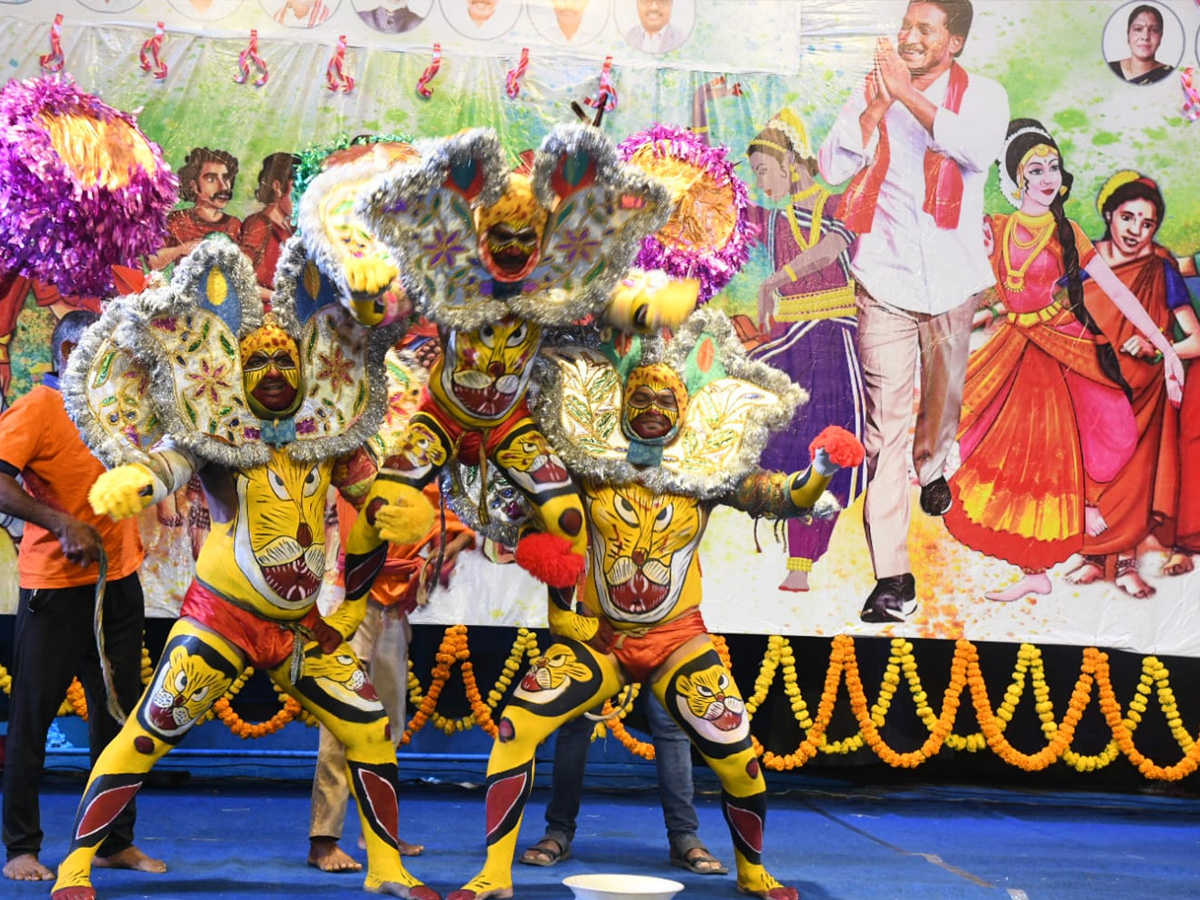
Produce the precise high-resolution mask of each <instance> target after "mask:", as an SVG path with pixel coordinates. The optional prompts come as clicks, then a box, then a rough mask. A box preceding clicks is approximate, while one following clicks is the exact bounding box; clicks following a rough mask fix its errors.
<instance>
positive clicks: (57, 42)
mask: <svg viewBox="0 0 1200 900" xmlns="http://www.w3.org/2000/svg"><path fill="white" fill-rule="evenodd" d="M62 23H63V16H62V13H59V14H58V15H56V16H55V17H54V24H53V25H51V26H50V52H49V53H44V54H42V55H41V56H39V57H38V63H39V64H40V65H41V67H42V71H43V72H61V71H62V68H63V62H64V61H65V60H64V59H63V51H62Z"/></svg>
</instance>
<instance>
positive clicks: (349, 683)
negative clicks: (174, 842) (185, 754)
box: [52, 233, 438, 900]
mask: <svg viewBox="0 0 1200 900" xmlns="http://www.w3.org/2000/svg"><path fill="white" fill-rule="evenodd" d="M306 240H310V241H312V243H310V244H308V245H307V246H308V247H309V249H310V250H312V253H313V255H310V254H309V251H308V250H306V249H305V247H306V245H305V243H304V242H305V241H306ZM319 249H320V248H319V247H318V246H317V241H316V239H315V238H314V236H313V235H310V234H304V233H302V234H301V235H298V236H297V237H296V238H293V241H292V243H289V245H288V248H287V250H285V254H284V259H283V261H282V262H281V264H280V270H279V272H278V274H277V277H276V281H275V297H274V310H273V312H272V313H270V314H267V316H266V317H264V316H263V314H262V304H261V301H260V300H259V295H258V285H257V282H256V279H255V273H254V269H253V267H252V266H251V264H250V262H249V260H248V259H247V258H246V257H245V256H244V255H243V254H242V253H241V252H240V251H239V250H238V248H237V247H236V246H235V245H233V244H232V243H229V242H227V241H224V240H222V239H216V240H209V241H206V242H205V243H204V244H202V245H201V246H200V247H199V248H198V249H197V250H195V251H193V253H192V254H191V255H189V256H188V257H187V258H186V259H185V260H184V261H183V262H181V263H180V265H179V266H177V268H176V271H175V275H174V277H173V279H172V281H171V284H170V286H169V287H168V288H166V289H161V290H151V291H147V292H145V293H143V294H140V295H137V296H135V297H132V298H126V299H124V300H122V301H120V302H118V303H114V304H113V305H112V306H110V308H109V309H108V310H107V311H106V313H105V315H104V316H103V317H102V318H101V320H100V322H99V323H98V324H97V325H96V326H95V327H94V328H92V329H91V330H90V331H89V332H88V333H87V335H86V336H85V338H84V340H83V341H82V342H81V343H80V345H79V347H78V348H77V349H76V352H75V354H74V355H73V357H72V360H71V366H70V368H69V369H68V372H67V377H66V379H65V380H64V396H65V398H66V400H67V404H68V408H69V410H70V411H71V413H72V415H73V417H74V419H75V420H76V422H77V424H78V425H79V426H80V430H81V431H82V432H83V434H84V435H85V439H86V440H87V442H88V443H89V445H90V446H91V447H92V449H93V451H94V452H95V453H96V454H97V455H98V456H100V457H101V458H102V459H103V460H104V461H105V462H106V463H108V464H110V465H115V466H116V468H113V469H112V470H111V471H109V472H108V473H106V474H105V475H104V476H102V477H101V478H100V479H99V480H98V481H97V483H96V486H95V487H94V488H93V490H92V491H91V494H90V497H89V499H90V501H91V504H92V506H93V508H94V509H95V510H96V511H97V512H100V513H102V514H107V515H110V516H112V517H113V518H124V517H126V516H130V515H135V514H137V513H138V512H140V511H141V510H142V509H144V508H145V507H147V506H148V505H150V504H152V503H156V502H158V501H160V500H162V499H163V498H164V497H166V496H167V495H168V494H170V493H172V492H173V491H175V490H177V489H179V488H180V487H182V486H183V485H184V484H186V483H187V481H188V479H189V478H190V477H191V475H192V474H193V472H198V473H199V475H200V479H201V482H202V484H203V486H204V492H205V498H206V501H207V503H208V506H209V510H210V512H211V515H212V530H211V531H210V533H209V535H208V538H207V539H206V540H205V542H204V546H203V548H202V549H201V552H200V556H199V558H198V559H197V561H196V575H195V579H194V580H193V582H192V584H191V586H190V588H189V589H188V592H187V595H186V597H185V599H184V603H183V608H182V610H181V618H180V619H179V621H178V622H177V623H176V624H175V626H174V627H173V628H172V630H171V633H170V635H168V638H167V642H166V646H165V648H164V650H163V653H162V657H161V659H160V661H159V664H158V667H157V669H156V670H155V672H154V675H153V676H152V678H151V681H150V684H149V686H148V687H147V689H146V692H145V694H144V695H143V696H142V699H141V701H140V702H139V704H138V706H137V708H136V709H135V710H134V711H133V713H132V714H131V715H130V716H129V718H128V720H127V721H126V723H125V727H124V728H123V729H122V731H121V733H120V734H119V735H118V736H117V738H116V739H114V741H113V742H112V743H111V744H110V745H109V747H108V749H107V750H106V751H105V752H104V754H102V755H101V757H100V759H99V760H98V761H97V763H96V765H95V766H94V767H93V770H92V774H91V777H90V778H89V780H88V785H87V788H86V790H85V793H84V796H83V799H82V801H81V803H80V806H79V811H78V813H77V816H76V821H75V825H74V828H73V831H72V840H71V846H70V850H69V852H68V854H67V856H66V858H65V859H64V860H63V863H62V865H61V866H60V867H59V872H58V881H57V883H56V884H55V886H54V891H53V894H52V896H53V897H54V898H55V900H93V898H94V897H95V895H96V892H95V890H94V888H93V887H92V886H91V880H90V869H91V864H92V858H93V856H94V855H95V852H96V848H97V846H98V844H99V843H100V842H101V841H102V840H103V839H104V837H105V835H106V834H107V833H108V831H109V829H110V828H111V826H112V821H113V818H114V817H115V816H116V814H117V813H118V812H119V811H120V809H121V808H122V807H123V806H124V805H125V803H126V802H128V800H129V799H131V798H132V797H133V795H134V794H135V793H136V792H137V790H138V788H139V787H140V786H141V784H142V781H143V779H144V777H145V774H146V773H147V772H148V771H149V770H150V769H151V768H152V767H153V765H154V763H155V762H156V761H157V760H158V759H160V758H162V756H164V755H165V754H166V753H167V752H169V751H170V750H171V749H172V748H173V747H174V746H176V745H177V744H178V743H179V742H180V740H182V739H183V737H184V735H186V734H187V732H188V731H189V730H190V729H191V728H192V726H193V725H194V724H195V723H196V722H197V721H199V720H200V719H201V718H202V717H203V716H205V715H206V714H207V713H208V711H209V710H210V709H211V708H212V706H213V704H214V703H216V701H217V700H218V699H219V698H220V697H221V696H223V695H224V694H225V692H226V691H227V690H228V688H229V686H230V685H231V684H233V682H234V681H235V679H237V677H238V676H239V675H240V674H241V673H242V672H243V671H244V669H245V668H246V666H247V665H252V666H254V667H255V668H258V669H262V670H264V671H265V672H266V673H267V674H268V676H269V677H270V678H271V679H272V680H273V681H274V682H275V683H276V684H277V685H278V686H279V687H280V688H281V690H282V691H283V692H285V693H286V694H288V696H290V697H292V698H293V699H294V700H296V701H297V702H298V703H299V704H300V706H301V707H302V708H303V709H305V710H307V711H308V712H309V713H310V714H312V715H313V716H315V717H316V718H317V719H318V721H320V723H321V724H323V725H325V726H326V727H327V728H329V729H330V731H331V732H332V733H333V734H334V736H336V737H337V739H338V740H339V741H340V742H341V743H342V744H344V745H345V747H346V759H347V766H348V769H349V773H350V783H351V789H352V790H353V792H354V795H355V799H356V800H357V801H358V807H359V816H360V819H361V821H362V832H363V836H364V838H365V841H366V845H367V858H368V873H367V876H366V880H365V882H364V888H365V889H366V890H368V891H371V892H374V893H386V894H392V895H394V896H399V897H408V898H416V900H436V898H437V896H438V895H437V894H436V893H435V892H434V891H432V890H430V889H429V888H427V887H425V886H424V885H422V884H421V882H420V881H419V880H418V879H416V878H415V877H414V876H413V875H412V874H411V873H409V872H408V871H407V870H406V869H405V867H404V865H403V863H402V862H401V859H400V854H399V852H398V850H397V839H396V827H397V820H398V808H397V790H398V788H397V771H396V754H395V747H394V746H393V744H392V741H391V738H390V731H391V728H390V726H389V724H388V720H387V717H386V715H385V713H384V709H383V706H382V705H381V704H380V702H379V700H378V698H377V697H376V695H375V692H374V689H373V688H372V686H371V683H370V680H369V679H368V678H367V676H366V674H365V672H364V670H363V666H362V665H361V663H360V662H359V660H358V658H357V657H356V656H355V655H354V651H353V650H352V649H351V647H350V646H349V644H348V643H346V637H347V636H348V635H350V634H352V633H353V632H354V630H355V629H356V628H357V626H358V624H359V622H360V621H361V620H362V617H363V613H364V609H365V605H366V596H365V592H364V593H363V595H362V596H361V597H360V598H357V599H356V600H355V601H354V602H347V603H344V604H343V605H342V606H341V607H340V608H339V609H338V611H337V613H336V614H334V615H332V616H331V617H330V618H329V619H328V620H323V619H321V618H320V616H319V615H318V614H317V610H316V607H315V601H316V596H317V592H318V590H319V588H320V585H321V581H322V574H323V571H324V566H325V540H324V535H325V528H324V520H325V503H326V495H327V493H328V490H329V488H330V486H331V485H334V486H336V487H337V488H338V489H339V490H340V491H341V492H343V493H344V494H346V495H347V496H349V497H351V498H352V499H357V500H359V501H361V498H362V497H363V496H364V495H365V494H366V492H367V490H368V489H369V487H370V484H371V479H372V477H373V476H374V474H375V465H374V462H373V461H372V459H371V458H370V455H369V454H368V453H367V452H366V450H365V449H364V447H363V445H364V443H366V441H367V440H368V439H369V438H370V436H371V435H372V434H374V433H375V432H376V430H377V429H378V427H379V425H380V422H381V421H382V418H383V408H384V404H385V403H386V390H385V388H384V379H383V360H384V354H385V352H386V351H387V348H388V347H390V346H391V345H392V344H393V343H394V342H395V340H396V339H397V337H398V334H397V330H398V329H397V328H395V327H381V328H373V329H367V328H364V327H363V326H362V325H361V324H360V323H359V322H357V321H356V320H355V319H354V317H353V316H352V315H351V314H350V312H348V311H347V309H346V308H345V306H343V305H342V304H341V303H338V302H333V300H335V299H336V298H338V297H340V296H342V294H341V292H340V291H339V290H338V289H337V288H336V286H335V285H332V284H329V283H328V282H329V279H328V278H327V277H326V275H325V273H324V271H323V270H322V269H321V267H320V265H317V264H316V259H317V256H316V255H315V254H317V253H318V252H319ZM357 261H358V260H356V262H357ZM309 262H313V263H314V265H313V266H311V267H310V266H309V264H308V263H309ZM372 271H382V267H380V266H374V267H373V269H372ZM342 274H344V273H342ZM377 281H378V282H380V283H379V284H376V285H375V286H376V287H380V286H382V285H386V283H387V281H386V280H384V279H377ZM325 297H328V298H330V302H323V301H322V298H325ZM390 512H393V513H394V512H395V510H393V511H390ZM405 512H408V513H411V511H408V510H406V511H405ZM379 518H380V519H383V518H386V516H385V514H384V513H382V512H381V513H380V514H379ZM373 521H374V519H373ZM431 524H432V522H431V520H430V519H429V518H428V517H426V518H425V519H424V520H423V521H418V520H414V519H411V518H410V519H409V520H408V521H407V522H405V523H396V522H392V526H393V531H394V532H395V533H396V534H397V535H398V536H400V537H402V538H407V540H408V541H412V540H415V539H417V538H419V537H420V536H421V535H423V534H425V533H426V532H427V531H428V529H429V527H430V526H431ZM359 537H360V540H366V539H368V538H370V539H373V540H374V541H375V542H376V544H378V545H382V539H381V538H380V536H379V534H378V531H376V530H374V529H363V530H361V531H360V535H359Z"/></svg>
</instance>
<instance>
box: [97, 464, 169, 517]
mask: <svg viewBox="0 0 1200 900" xmlns="http://www.w3.org/2000/svg"><path fill="white" fill-rule="evenodd" d="M88 502H89V503H90V504H91V505H92V509H93V510H95V511H96V514H97V515H101V516H108V517H109V518H111V519H113V520H114V521H116V520H120V519H127V518H129V517H130V516H136V515H137V514H138V513H140V512H141V511H142V510H143V509H145V508H146V507H147V506H149V505H150V504H151V503H153V502H154V475H153V474H152V473H151V471H150V470H149V469H147V468H146V467H145V466H143V465H141V464H140V463H131V464H129V465H126V466H117V467H116V468H115V469H110V470H109V471H107V472H105V473H104V474H103V475H101V476H100V477H99V478H97V479H96V483H95V484H93V485H92V488H91V490H89V491H88Z"/></svg>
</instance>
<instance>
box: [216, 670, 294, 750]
mask: <svg viewBox="0 0 1200 900" xmlns="http://www.w3.org/2000/svg"><path fill="white" fill-rule="evenodd" d="M253 672H254V670H253V669H250V668H248V669H246V671H245V672H243V673H242V677H241V678H239V679H238V680H237V681H235V682H234V683H233V684H232V685H230V688H229V690H228V691H227V692H226V693H225V696H224V697H222V698H221V699H220V700H218V701H217V702H216V703H214V704H213V707H212V710H211V711H212V712H213V713H214V714H215V715H216V717H217V718H218V719H220V720H221V722H222V724H224V725H225V727H226V728H228V729H229V730H230V731H232V732H233V733H234V734H236V735H237V736H238V737H240V738H241V739H242V740H246V739H257V738H260V737H265V736H266V735H268V734H274V733H275V732H277V731H279V730H280V729H281V728H283V726H285V725H287V723H288V722H291V721H292V720H293V719H295V718H296V717H297V716H298V715H299V714H300V713H301V711H302V710H303V707H302V706H301V705H300V701H299V700H297V699H296V698H295V697H292V696H291V695H290V694H282V692H281V691H280V690H279V687H278V686H276V687H275V691H276V693H280V694H281V696H282V697H283V709H281V710H279V712H277V713H275V715H273V716H271V718H269V719H267V720H266V721H265V722H258V723H250V722H246V721H244V720H243V719H242V718H241V716H239V715H238V714H237V713H236V712H234V710H233V707H232V706H231V705H230V700H231V699H232V698H233V697H234V696H236V695H237V693H238V692H239V691H240V690H241V689H242V686H243V685H245V683H246V681H247V680H248V679H249V677H250V675H251V674H252V673H253Z"/></svg>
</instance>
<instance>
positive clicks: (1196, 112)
mask: <svg viewBox="0 0 1200 900" xmlns="http://www.w3.org/2000/svg"><path fill="white" fill-rule="evenodd" d="M1197 2H1198V3H1200V0H1197ZM1194 77H1195V69H1193V68H1192V67H1191V66H1188V67H1187V68H1186V69H1184V70H1183V71H1182V72H1180V73H1179V83H1180V84H1181V85H1182V86H1183V95H1184V97H1186V98H1187V99H1186V100H1184V103H1183V114H1184V116H1186V117H1187V119H1188V121H1191V122H1195V121H1196V120H1197V119H1200V92H1198V91H1197V90H1196V88H1195V87H1194V86H1193V83H1192V82H1193V79H1194Z"/></svg>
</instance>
